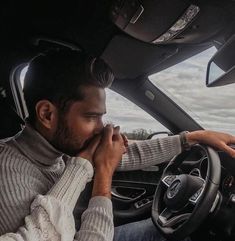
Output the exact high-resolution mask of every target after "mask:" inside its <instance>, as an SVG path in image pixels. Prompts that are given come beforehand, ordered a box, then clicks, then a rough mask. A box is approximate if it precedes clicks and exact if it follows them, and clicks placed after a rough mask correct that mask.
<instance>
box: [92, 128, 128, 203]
mask: <svg viewBox="0 0 235 241" xmlns="http://www.w3.org/2000/svg"><path fill="white" fill-rule="evenodd" d="M125 151H126V148H125V144H124V140H123V137H122V135H121V134H120V132H119V127H115V128H113V127H112V126H111V125H107V126H106V127H105V128H104V131H103V136H102V138H101V141H100V144H99V145H98V147H97V149H96V152H95V155H94V160H93V161H94V166H95V177H94V186H93V192H92V196H106V197H109V198H110V196H111V194H110V191H111V183H112V176H113V173H114V171H115V169H116V167H117V165H118V163H119V161H120V160H121V158H122V155H123V153H125Z"/></svg>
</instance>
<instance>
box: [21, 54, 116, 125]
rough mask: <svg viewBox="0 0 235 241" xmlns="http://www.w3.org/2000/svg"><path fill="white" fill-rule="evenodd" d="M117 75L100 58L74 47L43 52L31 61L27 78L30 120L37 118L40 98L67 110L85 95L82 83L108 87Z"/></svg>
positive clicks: (26, 92) (26, 93)
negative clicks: (70, 104) (72, 48)
mask: <svg viewBox="0 0 235 241" xmlns="http://www.w3.org/2000/svg"><path fill="white" fill-rule="evenodd" d="M113 79H114V75H113V72H112V70H111V68H110V67H109V66H108V65H107V64H106V63H105V62H104V61H103V60H102V59H100V58H94V57H91V56H88V55H86V54H85V53H82V52H78V51H73V50H63V51H62V50H61V51H51V52H48V53H47V54H40V55H38V56H36V57H35V58H33V59H32V60H31V62H30V63H29V67H28V71H27V73H26V75H25V79H24V89H23V92H24V98H25V102H26V106H27V108H28V112H29V117H28V120H29V121H30V123H34V122H35V118H36V112H35V106H36V104H37V102H38V101H40V100H49V101H51V102H52V103H53V104H56V105H57V107H58V108H59V109H60V110H61V111H65V110H66V109H67V107H68V106H69V103H72V102H74V101H78V100H83V99H84V95H83V92H82V90H81V87H82V86H86V85H94V86H97V87H101V88H106V87H109V86H110V85H111V84H112V81H113Z"/></svg>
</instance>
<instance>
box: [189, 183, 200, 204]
mask: <svg viewBox="0 0 235 241" xmlns="http://www.w3.org/2000/svg"><path fill="white" fill-rule="evenodd" d="M202 190H203V188H202V187H201V188H200V189H199V190H198V191H197V192H196V193H194V194H193V196H192V197H191V198H190V199H189V201H190V202H191V203H196V202H197V201H198V199H199V197H200V196H201V193H202Z"/></svg>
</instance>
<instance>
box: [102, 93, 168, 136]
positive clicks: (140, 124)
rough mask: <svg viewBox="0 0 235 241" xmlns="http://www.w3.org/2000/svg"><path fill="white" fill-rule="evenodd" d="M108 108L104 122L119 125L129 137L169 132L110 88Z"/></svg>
mask: <svg viewBox="0 0 235 241" xmlns="http://www.w3.org/2000/svg"><path fill="white" fill-rule="evenodd" d="M106 108H107V114H106V115H105V116H104V118H103V120H104V123H105V124H106V123H112V124H114V125H119V126H120V127H121V131H122V132H124V133H125V134H126V135H127V137H128V138H129V139H132V140H143V139H146V138H147V137H148V136H149V135H150V134H152V133H155V132H162V131H165V132H169V130H167V129H166V127H165V126H163V125H162V124H160V123H159V122H158V121H157V120H155V119H154V118H153V117H152V116H151V115H149V114H148V113H147V112H145V111H144V110H143V109H141V108H140V107H138V106H137V105H135V104H134V103H133V102H131V101H129V100H128V99H126V98H125V97H123V96H121V95H120V94H118V93H116V92H114V91H112V90H110V89H107V90H106ZM157 137H159V136H157Z"/></svg>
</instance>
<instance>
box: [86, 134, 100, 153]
mask: <svg viewBox="0 0 235 241" xmlns="http://www.w3.org/2000/svg"><path fill="white" fill-rule="evenodd" d="M100 140H101V135H100V134H99V135H95V136H94V137H93V138H92V139H91V141H90V143H89V144H88V147H87V149H89V150H90V151H91V152H94V151H95V150H96V148H97V146H98V145H99V143H100Z"/></svg>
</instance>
